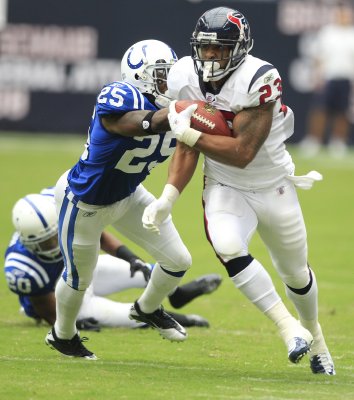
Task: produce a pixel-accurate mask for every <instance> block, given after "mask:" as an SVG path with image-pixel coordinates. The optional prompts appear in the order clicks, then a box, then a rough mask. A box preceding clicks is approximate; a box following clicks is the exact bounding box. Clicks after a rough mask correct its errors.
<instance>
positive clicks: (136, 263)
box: [130, 258, 151, 282]
mask: <svg viewBox="0 0 354 400" xmlns="http://www.w3.org/2000/svg"><path fill="white" fill-rule="evenodd" d="M137 271H141V272H142V273H143V275H144V279H145V282H149V279H150V276H151V266H150V264H148V263H146V262H144V261H143V260H140V258H136V259H134V260H131V261H130V277H131V278H133V276H134V275H135V274H136V272H137Z"/></svg>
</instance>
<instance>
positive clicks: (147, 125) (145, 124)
mask: <svg viewBox="0 0 354 400" xmlns="http://www.w3.org/2000/svg"><path fill="white" fill-rule="evenodd" d="M155 112H156V111H150V112H148V113H147V114H146V115H145V117H144V118H143V119H142V121H141V127H142V128H143V130H144V131H145V132H146V133H150V134H152V133H155V132H154V131H153V130H152V128H151V120H152V117H153V116H154V114H155Z"/></svg>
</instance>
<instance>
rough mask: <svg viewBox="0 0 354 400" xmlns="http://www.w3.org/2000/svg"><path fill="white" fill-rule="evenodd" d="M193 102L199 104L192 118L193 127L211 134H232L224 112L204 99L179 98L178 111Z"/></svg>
mask: <svg viewBox="0 0 354 400" xmlns="http://www.w3.org/2000/svg"><path fill="white" fill-rule="evenodd" d="M191 104H198V108H197V109H196V110H195V111H194V113H193V114H192V118H191V127H192V128H194V129H197V130H198V131H201V132H204V133H208V134H210V135H219V136H232V131H231V129H230V128H229V126H228V124H227V122H226V119H225V118H224V116H223V114H222V112H221V111H220V110H218V109H216V108H215V107H213V106H212V105H210V104H209V103H207V102H205V101H203V100H179V101H177V102H176V106H175V107H176V111H177V112H181V111H183V110H185V109H186V108H187V107H188V106H190V105H191Z"/></svg>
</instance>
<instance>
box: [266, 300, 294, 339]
mask: <svg viewBox="0 0 354 400" xmlns="http://www.w3.org/2000/svg"><path fill="white" fill-rule="evenodd" d="M265 315H266V316H267V317H268V318H269V319H270V320H272V321H273V322H274V323H275V325H276V326H277V327H278V329H279V334H280V336H281V337H282V339H283V340H284V342H285V344H287V343H288V341H289V340H290V339H292V338H293V337H294V336H296V332H297V331H299V328H300V324H299V322H298V321H297V320H296V319H295V318H294V317H293V316H292V315H291V314H290V313H289V311H288V309H287V308H286V307H285V305H284V303H283V302H282V301H281V300H280V301H279V302H278V303H277V304H276V305H275V306H273V307H272V308H271V309H269V310H268V311H266V312H265Z"/></svg>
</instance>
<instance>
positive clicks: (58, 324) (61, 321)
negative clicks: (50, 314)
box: [54, 278, 85, 339]
mask: <svg viewBox="0 0 354 400" xmlns="http://www.w3.org/2000/svg"><path fill="white" fill-rule="evenodd" d="M84 295H85V291H84V290H82V291H78V290H75V289H73V288H71V287H70V286H68V285H67V284H66V283H65V281H64V279H62V278H60V279H59V281H58V283H57V286H56V288H55V297H56V313H57V318H56V321H55V324H54V329H55V333H56V335H57V336H58V338H59V339H72V338H73V336H74V335H75V334H76V333H77V329H76V319H77V316H78V314H79V310H80V307H81V303H82V300H83V297H84Z"/></svg>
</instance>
